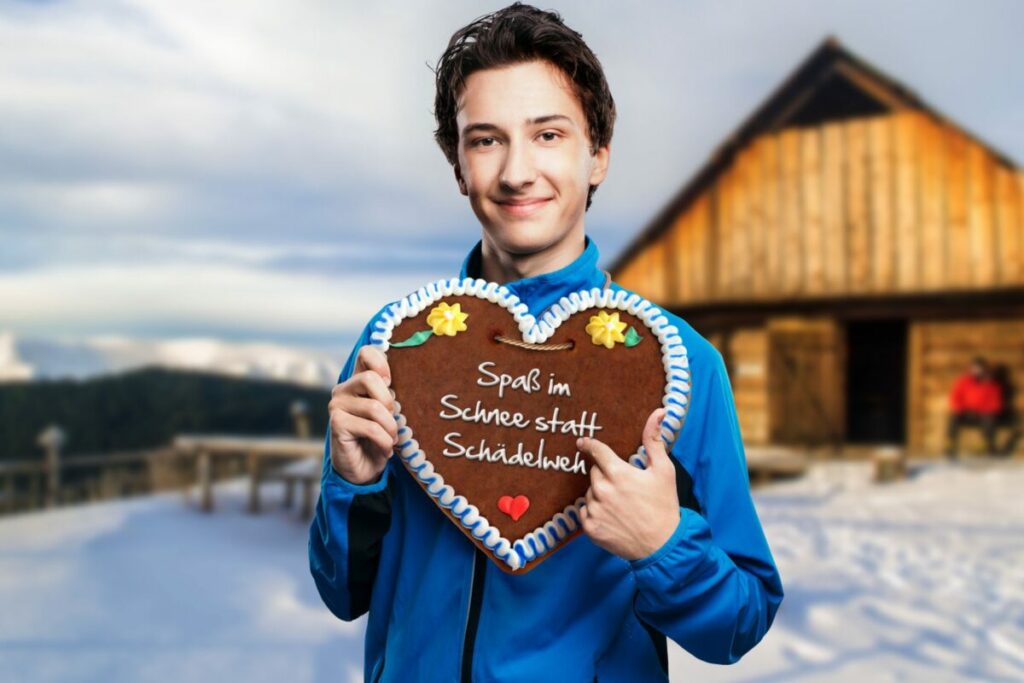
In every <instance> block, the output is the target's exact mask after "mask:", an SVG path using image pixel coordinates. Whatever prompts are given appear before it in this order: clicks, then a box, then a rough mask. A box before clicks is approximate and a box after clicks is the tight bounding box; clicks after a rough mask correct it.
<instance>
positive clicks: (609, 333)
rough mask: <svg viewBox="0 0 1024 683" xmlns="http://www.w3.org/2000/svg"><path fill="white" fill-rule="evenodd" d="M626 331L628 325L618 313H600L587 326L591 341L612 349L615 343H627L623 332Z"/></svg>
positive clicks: (593, 316) (591, 317) (592, 317)
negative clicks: (621, 319) (620, 318)
mask: <svg viewBox="0 0 1024 683" xmlns="http://www.w3.org/2000/svg"><path fill="white" fill-rule="evenodd" d="M624 329H626V323H625V322H622V321H620V320H619V314H618V312H616V313H612V314H611V315H608V313H607V311H600V312H599V313H598V314H597V315H592V316H590V323H589V324H588V325H587V334H589V335H590V341H592V342H594V344H596V345H598V346H600V345H602V344H603V345H604V346H605V348H609V349H610V348H612V347H613V346H615V342H624V341H626V338H625V336H623V334H622V331H623V330H624Z"/></svg>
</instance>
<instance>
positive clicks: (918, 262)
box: [610, 37, 1024, 453]
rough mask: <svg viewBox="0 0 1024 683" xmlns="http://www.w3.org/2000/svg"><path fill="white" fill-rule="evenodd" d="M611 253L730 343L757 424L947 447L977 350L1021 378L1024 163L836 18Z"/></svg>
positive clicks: (744, 405)
mask: <svg viewBox="0 0 1024 683" xmlns="http://www.w3.org/2000/svg"><path fill="white" fill-rule="evenodd" d="M610 270H611V272H612V275H613V277H614V279H615V280H616V281H617V282H619V283H620V284H622V286H624V287H627V288H630V289H633V290H635V291H637V292H638V293H640V294H642V295H644V296H646V297H648V298H650V299H651V300H652V301H656V302H658V303H659V304H661V305H663V306H665V307H666V308H668V309H670V310H672V311H674V312H676V313H678V314H679V315H680V316H682V317H684V318H685V319H686V320H687V321H688V322H690V324H692V325H693V326H694V327H695V328H696V329H697V330H698V331H699V332H701V333H702V334H704V335H705V336H706V337H708V338H709V339H710V340H711V341H712V342H713V343H714V344H715V345H716V347H717V348H718V349H719V350H720V351H721V352H722V355H723V357H724V358H725V360H726V363H727V366H728V368H729V372H730V377H731V381H732V385H733V391H734V395H735V398H736V405H737V412H738V414H739V417H740V426H741V429H742V432H743V435H744V438H745V440H746V441H747V442H749V443H752V444H776V443H778V444H783V443H795V444H855V443H886V444H898V445H904V446H906V447H908V448H909V449H910V450H911V451H919V452H927V453H938V452H941V451H942V449H943V448H944V439H945V425H946V419H947V395H948V392H949V389H950V387H951V385H952V383H953V381H954V379H955V377H956V376H957V375H958V374H959V373H960V372H961V371H963V370H964V369H965V368H966V366H967V365H968V363H969V361H970V359H971V358H972V357H973V356H974V355H983V356H985V357H987V358H988V359H989V361H990V362H992V363H994V364H996V365H1000V366H1003V368H1004V369H1005V370H1006V371H1007V375H1008V378H1009V380H1010V383H1011V385H1013V384H1014V383H1015V384H1016V385H1018V386H1019V385H1020V384H1021V383H1022V382H1024V173H1022V171H1021V170H1020V169H1019V168H1018V167H1017V165H1016V164H1014V163H1013V162H1012V161H1011V160H1010V159H1008V158H1007V157H1006V156H1005V155H1003V154H1000V153H999V152H998V151H996V150H994V149H993V148H992V147H991V146H990V145H988V144H986V143H985V142H983V141H982V140H980V139H978V138H977V137H976V136H974V135H972V134H971V133H969V132H966V131H965V130H964V129H963V128H962V127H960V126H958V125H957V124H955V123H953V122H951V121H950V120H949V119H948V118H946V117H945V116H943V115H941V114H939V113H938V112H936V111H935V110H934V109H933V108H932V107H929V106H928V105H926V104H925V103H924V102H923V101H922V100H921V98H920V97H918V96H917V95H916V94H915V93H913V92H912V91H911V90H910V89H908V88H907V87H905V86H903V85H901V84H900V83H898V82H896V81H895V80H894V79H892V78H891V77H889V76H887V75H885V74H883V73H881V72H880V71H879V70H878V69H876V68H874V67H872V66H871V65H869V64H867V63H865V62H864V61H863V60H862V59H860V58H859V57H857V56H855V55H854V54H852V53H851V52H850V51H849V50H848V49H846V48H845V47H844V46H842V45H841V44H840V43H839V42H838V41H837V40H836V39H835V38H832V37H829V38H828V39H826V40H825V41H824V42H823V43H822V44H821V45H820V46H819V47H818V48H817V49H816V50H814V51H813V52H812V53H811V54H810V55H809V56H808V58H807V59H806V60H805V61H804V62H803V63H802V64H801V65H799V66H798V67H797V69H796V70H795V71H794V72H793V73H792V75H790V76H789V77H788V78H787V79H786V80H785V81H784V82H783V83H782V84H781V85H780V86H779V87H778V88H777V89H776V90H775V91H774V92H773V93H772V94H771V95H770V96H769V97H768V98H767V100H766V101H765V102H764V103H763V104H762V105H761V106H760V107H758V108H757V110H756V111H754V112H753V113H752V114H751V115H750V116H749V118H748V119H747V120H746V121H744V122H743V124H742V125H741V126H740V127H739V128H738V129H737V130H736V131H735V132H734V133H733V134H732V135H731V136H729V137H728V138H727V139H726V140H725V141H724V142H723V143H722V144H721V145H720V146H719V147H718V148H717V149H716V150H715V151H714V153H713V154H712V155H711V157H710V159H709V160H708V162H707V163H706V164H705V165H704V166H703V168H701V170H700V171H699V172H698V173H697V174H696V175H695V176H694V177H693V178H692V179H691V180H690V181H689V182H687V183H686V184H685V185H684V186H683V187H682V189H681V190H680V191H679V192H678V193H677V194H676V195H675V196H674V197H672V199H671V200H670V201H669V202H668V203H667V205H666V206H665V207H664V208H663V209H662V210H661V211H660V212H659V213H658V214H657V215H656V216H655V218H654V219H653V220H652V221H651V222H650V223H649V224H648V225H647V226H646V227H645V228H644V229H643V231H642V232H640V233H639V234H638V235H637V236H636V238H635V239H634V240H633V241H632V242H631V243H630V244H629V245H628V246H627V247H626V248H625V249H624V250H623V252H622V253H621V254H620V255H619V256H618V258H617V259H616V261H615V262H614V263H613V264H612V265H611V267H610ZM1015 395H1016V401H1015V403H1016V406H1015V407H1016V412H1017V415H1020V414H1021V412H1024V391H1016V392H1015ZM972 437H974V435H973V434H972V433H970V432H965V433H964V435H963V438H962V440H961V444H962V446H963V447H965V448H971V447H977V445H978V444H979V443H980V439H977V440H976V441H974V443H973V446H972V443H971V439H972ZM1001 438H1006V434H1005V431H1004V432H1003V433H1002V434H1001ZM1018 450H1020V448H1019V447H1018Z"/></svg>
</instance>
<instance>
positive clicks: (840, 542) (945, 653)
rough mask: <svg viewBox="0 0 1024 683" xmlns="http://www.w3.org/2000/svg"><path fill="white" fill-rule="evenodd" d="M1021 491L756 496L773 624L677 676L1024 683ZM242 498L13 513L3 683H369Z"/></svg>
mask: <svg viewBox="0 0 1024 683" xmlns="http://www.w3.org/2000/svg"><path fill="white" fill-rule="evenodd" d="M1022 490H1024V463H1020V462H1010V463H1004V462H999V463H991V464H990V463H986V462H980V461H979V462H967V463H962V464H957V465H947V464H944V463H939V464H932V465H924V466H920V467H919V468H918V469H917V472H916V475H915V476H914V477H913V478H912V479H910V480H908V481H905V482H900V483H894V484H889V485H884V486H879V485H874V484H871V483H870V482H869V470H868V468H867V466H866V465H865V464H863V463H829V464H817V465H815V466H814V468H813V469H812V470H811V473H810V474H809V476H807V477H805V478H803V479H801V480H797V481H793V482H786V483H779V484H775V485H772V486H769V487H766V488H763V489H759V490H757V491H755V496H754V497H755V501H756V503H757V508H758V512H759V514H760V516H761V519H762V521H763V523H764V526H765V531H766V533H767V534H768V538H769V542H770V544H771V547H772V550H773V553H774V555H775V558H776V560H777V562H778V564H779V567H780V571H781V572H782V578H783V583H784V586H785V590H786V598H785V600H784V602H783V604H782V607H781V609H780V610H779V613H778V615H777V617H776V620H775V624H774V625H773V627H772V629H771V630H770V631H769V633H768V635H767V636H766V637H765V639H764V640H763V641H762V642H761V643H760V644H759V645H758V646H757V647H756V648H755V649H754V650H753V651H751V652H750V653H749V654H748V655H747V656H746V657H744V658H743V659H742V660H741V661H740V662H739V663H737V664H735V665H733V666H718V665H710V664H705V663H703V662H700V661H698V660H696V659H694V658H693V657H692V656H690V655H689V654H687V653H686V652H685V651H683V650H682V649H681V648H679V647H677V646H675V645H672V644H670V648H669V658H670V670H671V678H672V680H673V681H821V682H825V681H828V682H832V681H839V682H845V681H858V682H860V681H871V682H872V683H874V682H875V681H927V682H928V683H932V682H933V681H977V680H985V681H1019V680H1024V506H1022V505H1021V504H1020V492H1021V491H1022ZM274 493H275V491H273V490H271V487H269V486H268V487H267V490H266V494H267V500H268V501H270V500H271V499H272V496H273V494H274ZM244 504H245V485H244V481H235V482H231V483H228V484H224V485H221V486H220V487H219V488H218V491H217V510H216V511H215V512H214V513H213V514H212V515H209V516H207V515H203V514H201V513H199V512H197V511H195V508H194V506H189V505H186V503H185V502H184V501H183V499H182V497H181V496H180V495H174V494H164V495H157V496H151V497H146V498H141V499H135V500H129V501H119V502H111V503H101V504H95V505H89V506H84V507H77V508H68V509H63V510H57V511H53V512H46V513H34V514H27V515H21V516H16V517H8V518H0V605H3V606H4V609H2V610H0V680H5V681H6V680H18V681H112V682H116V681H154V682H157V681H179V680H188V681H199V682H201V681H211V682H215V683H224V682H225V681H235V680H246V681H268V682H270V681H274V682H275V683H278V682H280V681H289V682H292V681H295V682H299V683H301V682H305V681H308V682H321V681H322V682H327V681H358V680H361V661H362V629H363V625H364V623H365V622H364V620H359V621H357V622H354V623H352V624H349V623H345V622H342V621H339V620H337V619H335V618H334V617H333V616H332V615H331V614H330V612H329V611H327V608H326V607H324V606H323V604H322V602H321V601H320V598H319V596H318V595H317V593H316V588H315V587H314V585H313V581H312V578H311V577H310V576H309V571H308V565H307V557H306V539H307V536H306V534H307V531H308V527H307V525H306V523H304V522H300V521H297V520H296V519H295V518H294V517H293V514H294V513H293V512H288V513H286V512H285V511H283V510H280V509H275V508H274V506H273V505H272V504H269V505H267V509H268V512H266V513H264V514H263V515H260V516H256V517H253V516H250V515H248V514H246V513H245V512H244V511H243V510H244Z"/></svg>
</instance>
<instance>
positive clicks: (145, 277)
mask: <svg viewBox="0 0 1024 683" xmlns="http://www.w3.org/2000/svg"><path fill="white" fill-rule="evenodd" d="M446 276H448V274H447V273H446V272H443V271H442V270H441V269H437V270H434V271H423V272H418V273H417V272H409V273H404V274H401V275H395V276H392V277H389V278H363V277H359V276H356V275H349V274H345V273H339V274H337V275H335V276H327V275H323V274H308V275H307V274H301V273H300V274H296V273H274V272H272V271H266V270H262V269H257V268H246V267H239V266H222V267H213V266H211V265H208V264H196V263H191V262H185V263H177V264H162V265H158V266H149V265H147V266H136V265H130V264H126V265H119V266H109V265H107V266H100V267H90V266H63V267H60V268H48V269H47V268H41V269H35V270H31V271H26V272H17V273H0V300H2V301H3V302H4V307H3V325H4V326H5V327H7V328H11V329H16V330H21V331H27V332H32V333H34V334H41V333H51V334H52V333H55V332H59V331H61V330H74V331H86V330H105V331H107V332H112V333H118V332H121V331H123V330H129V331H133V332H140V331H144V330H146V329H161V330H162V329H168V328H173V327H174V325H176V324H177V325H180V326H182V328H190V329H192V328H195V327H196V326H200V327H201V326H204V325H205V326H210V327H215V328H217V329H218V330H229V329H231V328H236V329H239V330H245V331H248V332H255V333H267V334H274V333H277V332H280V331H281V330H283V329H286V330H288V331H289V332H290V333H292V334H300V335H301V334H308V335H321V334H325V333H330V332H334V331H339V332H340V331H345V332H348V331H351V330H353V329H361V328H362V326H363V325H364V324H365V323H366V321H367V320H369V319H370V317H371V316H372V315H373V314H374V313H376V312H377V310H378V309H379V308H380V307H382V306H384V305H385V304H387V303H388V302H390V301H393V300H395V299H397V298H399V297H402V296H405V295H406V294H408V293H409V292H411V291H414V290H415V289H417V288H418V287H420V286H421V285H423V284H424V283H425V282H429V281H431V280H434V279H438V278H441V277H446Z"/></svg>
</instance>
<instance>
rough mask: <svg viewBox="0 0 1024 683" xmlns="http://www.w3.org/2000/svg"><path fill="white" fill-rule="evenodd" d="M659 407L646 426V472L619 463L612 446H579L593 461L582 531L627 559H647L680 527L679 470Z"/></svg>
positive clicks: (588, 442) (585, 442)
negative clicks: (663, 432) (663, 431)
mask: <svg viewBox="0 0 1024 683" xmlns="http://www.w3.org/2000/svg"><path fill="white" fill-rule="evenodd" d="M664 415H665V409H664V408H658V409H657V410H655V411H654V412H653V413H651V415H650V417H648V418H647V424H646V425H645V426H644V433H643V444H644V448H645V450H646V451H647V457H648V465H647V469H645V470H642V469H640V468H639V467H635V466H634V465H631V464H630V463H628V462H626V461H625V460H622V459H621V458H619V456H618V455H616V454H615V451H613V450H612V449H611V448H609V447H608V445H607V444H605V443H603V442H601V441H599V440H597V439H594V438H590V437H581V438H579V439H577V440H576V447H577V448H578V449H579V450H580V451H581V452H583V453H589V454H590V455H591V457H592V458H593V459H594V467H591V469H590V489H589V490H588V491H587V495H586V501H587V503H586V506H585V507H584V508H583V509H582V511H581V512H580V519H581V520H582V523H583V531H584V533H586V534H587V536H589V537H590V539H591V540H592V541H594V543H596V544H597V545H599V546H601V547H602V548H604V549H605V550H607V551H608V552H610V553H614V554H616V555H618V556H619V557H621V558H623V559H626V560H638V559H640V558H642V557H647V556H648V555H650V554H651V553H653V552H654V551H655V550H657V549H658V548H660V547H661V546H662V545H664V544H665V542H666V541H667V540H668V539H669V537H670V536H672V533H673V532H674V531H675V530H676V526H677V525H678V524H679V495H678V494H677V493H676V473H675V466H674V465H673V464H672V461H671V460H670V458H671V456H669V454H668V453H667V452H666V451H665V444H664V442H663V441H662V440H661V434H660V425H661V420H662V418H663V417H664Z"/></svg>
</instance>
